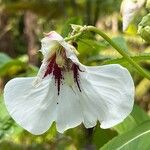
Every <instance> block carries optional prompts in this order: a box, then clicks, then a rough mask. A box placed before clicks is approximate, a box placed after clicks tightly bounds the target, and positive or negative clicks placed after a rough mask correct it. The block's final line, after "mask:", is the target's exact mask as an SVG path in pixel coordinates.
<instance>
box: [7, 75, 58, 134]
mask: <svg viewBox="0 0 150 150" xmlns="http://www.w3.org/2000/svg"><path fill="white" fill-rule="evenodd" d="M34 79H35V78H34V77H32V78H15V79H13V80H10V81H9V82H8V83H7V84H6V86H5V89H4V99H5V104H6V107H7V109H8V112H9V113H10V115H11V116H12V118H13V119H14V120H15V121H16V122H17V123H18V124H19V125H20V126H22V127H23V128H25V129H26V130H28V131H29V132H31V133H32V134H35V135H39V134H42V133H44V132H46V131H47V130H48V129H49V127H50V126H51V124H52V122H53V121H54V120H55V115H56V110H55V109H56V105H57V102H56V100H55V94H56V92H55V88H54V87H53V84H54V83H53V82H51V78H47V79H44V80H43V81H42V83H41V85H40V86H38V87H33V86H32V82H33V80H34Z"/></svg>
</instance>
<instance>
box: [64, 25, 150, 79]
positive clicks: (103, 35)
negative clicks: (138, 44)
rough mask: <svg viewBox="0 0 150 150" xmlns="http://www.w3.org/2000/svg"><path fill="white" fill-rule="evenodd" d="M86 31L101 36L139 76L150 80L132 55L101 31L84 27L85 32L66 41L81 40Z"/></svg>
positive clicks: (92, 27)
mask: <svg viewBox="0 0 150 150" xmlns="http://www.w3.org/2000/svg"><path fill="white" fill-rule="evenodd" d="M86 31H92V32H95V33H97V34H99V35H100V36H101V37H102V38H104V39H105V40H106V41H107V42H108V43H109V44H110V45H111V46H112V47H113V48H115V49H116V50H117V51H118V52H119V53H120V54H121V55H122V56H123V57H124V58H125V59H126V60H127V61H128V62H129V63H130V64H131V65H132V66H133V67H134V68H135V69H136V70H137V71H138V72H139V74H140V75H141V76H143V77H145V78H147V79H149V80H150V74H149V73H148V72H147V71H145V70H144V69H143V68H142V67H140V66H139V65H138V64H137V63H136V62H135V61H134V60H133V59H132V58H130V55H129V54H128V53H127V52H126V51H125V50H124V49H122V48H121V47H120V46H118V45H117V44H116V43H115V42H114V41H112V40H111V39H110V38H109V37H108V36H107V35H106V34H105V33H104V32H102V31H101V30H99V29H97V28H96V27H94V26H86V27H83V30H81V32H79V33H77V34H75V35H73V36H71V37H68V38H65V41H70V40H74V39H77V38H79V36H81V35H82V34H83V33H84V32H86Z"/></svg>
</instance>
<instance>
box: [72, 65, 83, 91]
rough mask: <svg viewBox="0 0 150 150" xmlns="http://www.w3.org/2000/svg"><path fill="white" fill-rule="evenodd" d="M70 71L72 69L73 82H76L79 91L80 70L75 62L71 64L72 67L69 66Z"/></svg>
mask: <svg viewBox="0 0 150 150" xmlns="http://www.w3.org/2000/svg"><path fill="white" fill-rule="evenodd" d="M71 69H72V71H73V77H74V82H76V84H77V86H78V89H79V91H80V92H81V88H80V84H79V82H80V79H79V77H80V76H79V71H80V72H81V70H80V68H79V66H78V65H77V64H75V63H73V64H72V67H71Z"/></svg>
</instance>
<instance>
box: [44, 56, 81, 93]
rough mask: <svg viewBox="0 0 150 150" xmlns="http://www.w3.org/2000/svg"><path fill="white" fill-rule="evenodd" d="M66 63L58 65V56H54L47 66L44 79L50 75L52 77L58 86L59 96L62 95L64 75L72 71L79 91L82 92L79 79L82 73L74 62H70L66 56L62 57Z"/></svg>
mask: <svg viewBox="0 0 150 150" xmlns="http://www.w3.org/2000/svg"><path fill="white" fill-rule="evenodd" d="M62 57H63V60H65V61H64V64H62V65H60V64H58V63H57V56H56V54H54V55H53V56H52V57H51V58H50V59H49V63H48V66H47V69H46V71H45V74H44V77H43V78H45V77H46V76H48V75H52V76H53V77H54V80H55V85H56V86H57V91H58V95H59V94H60V86H61V85H62V84H63V80H64V73H65V72H66V71H68V72H69V71H71V72H72V73H71V74H72V75H73V78H74V82H75V83H76V85H77V87H78V89H79V91H80V92H81V87H80V79H79V71H80V72H81V70H80V68H79V66H78V65H77V64H75V63H74V62H72V61H70V60H69V59H68V58H67V57H66V56H62Z"/></svg>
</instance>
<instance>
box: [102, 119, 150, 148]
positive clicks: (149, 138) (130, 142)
mask: <svg viewBox="0 0 150 150" xmlns="http://www.w3.org/2000/svg"><path fill="white" fill-rule="evenodd" d="M149 148H150V121H146V122H144V123H142V124H141V125H139V126H138V127H137V128H135V129H133V130H131V131H129V132H126V133H124V134H121V135H119V136H117V137H115V138H113V139H112V140H111V141H110V142H108V143H107V144H105V145H104V146H103V147H102V148H101V149H100V150H149Z"/></svg>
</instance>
